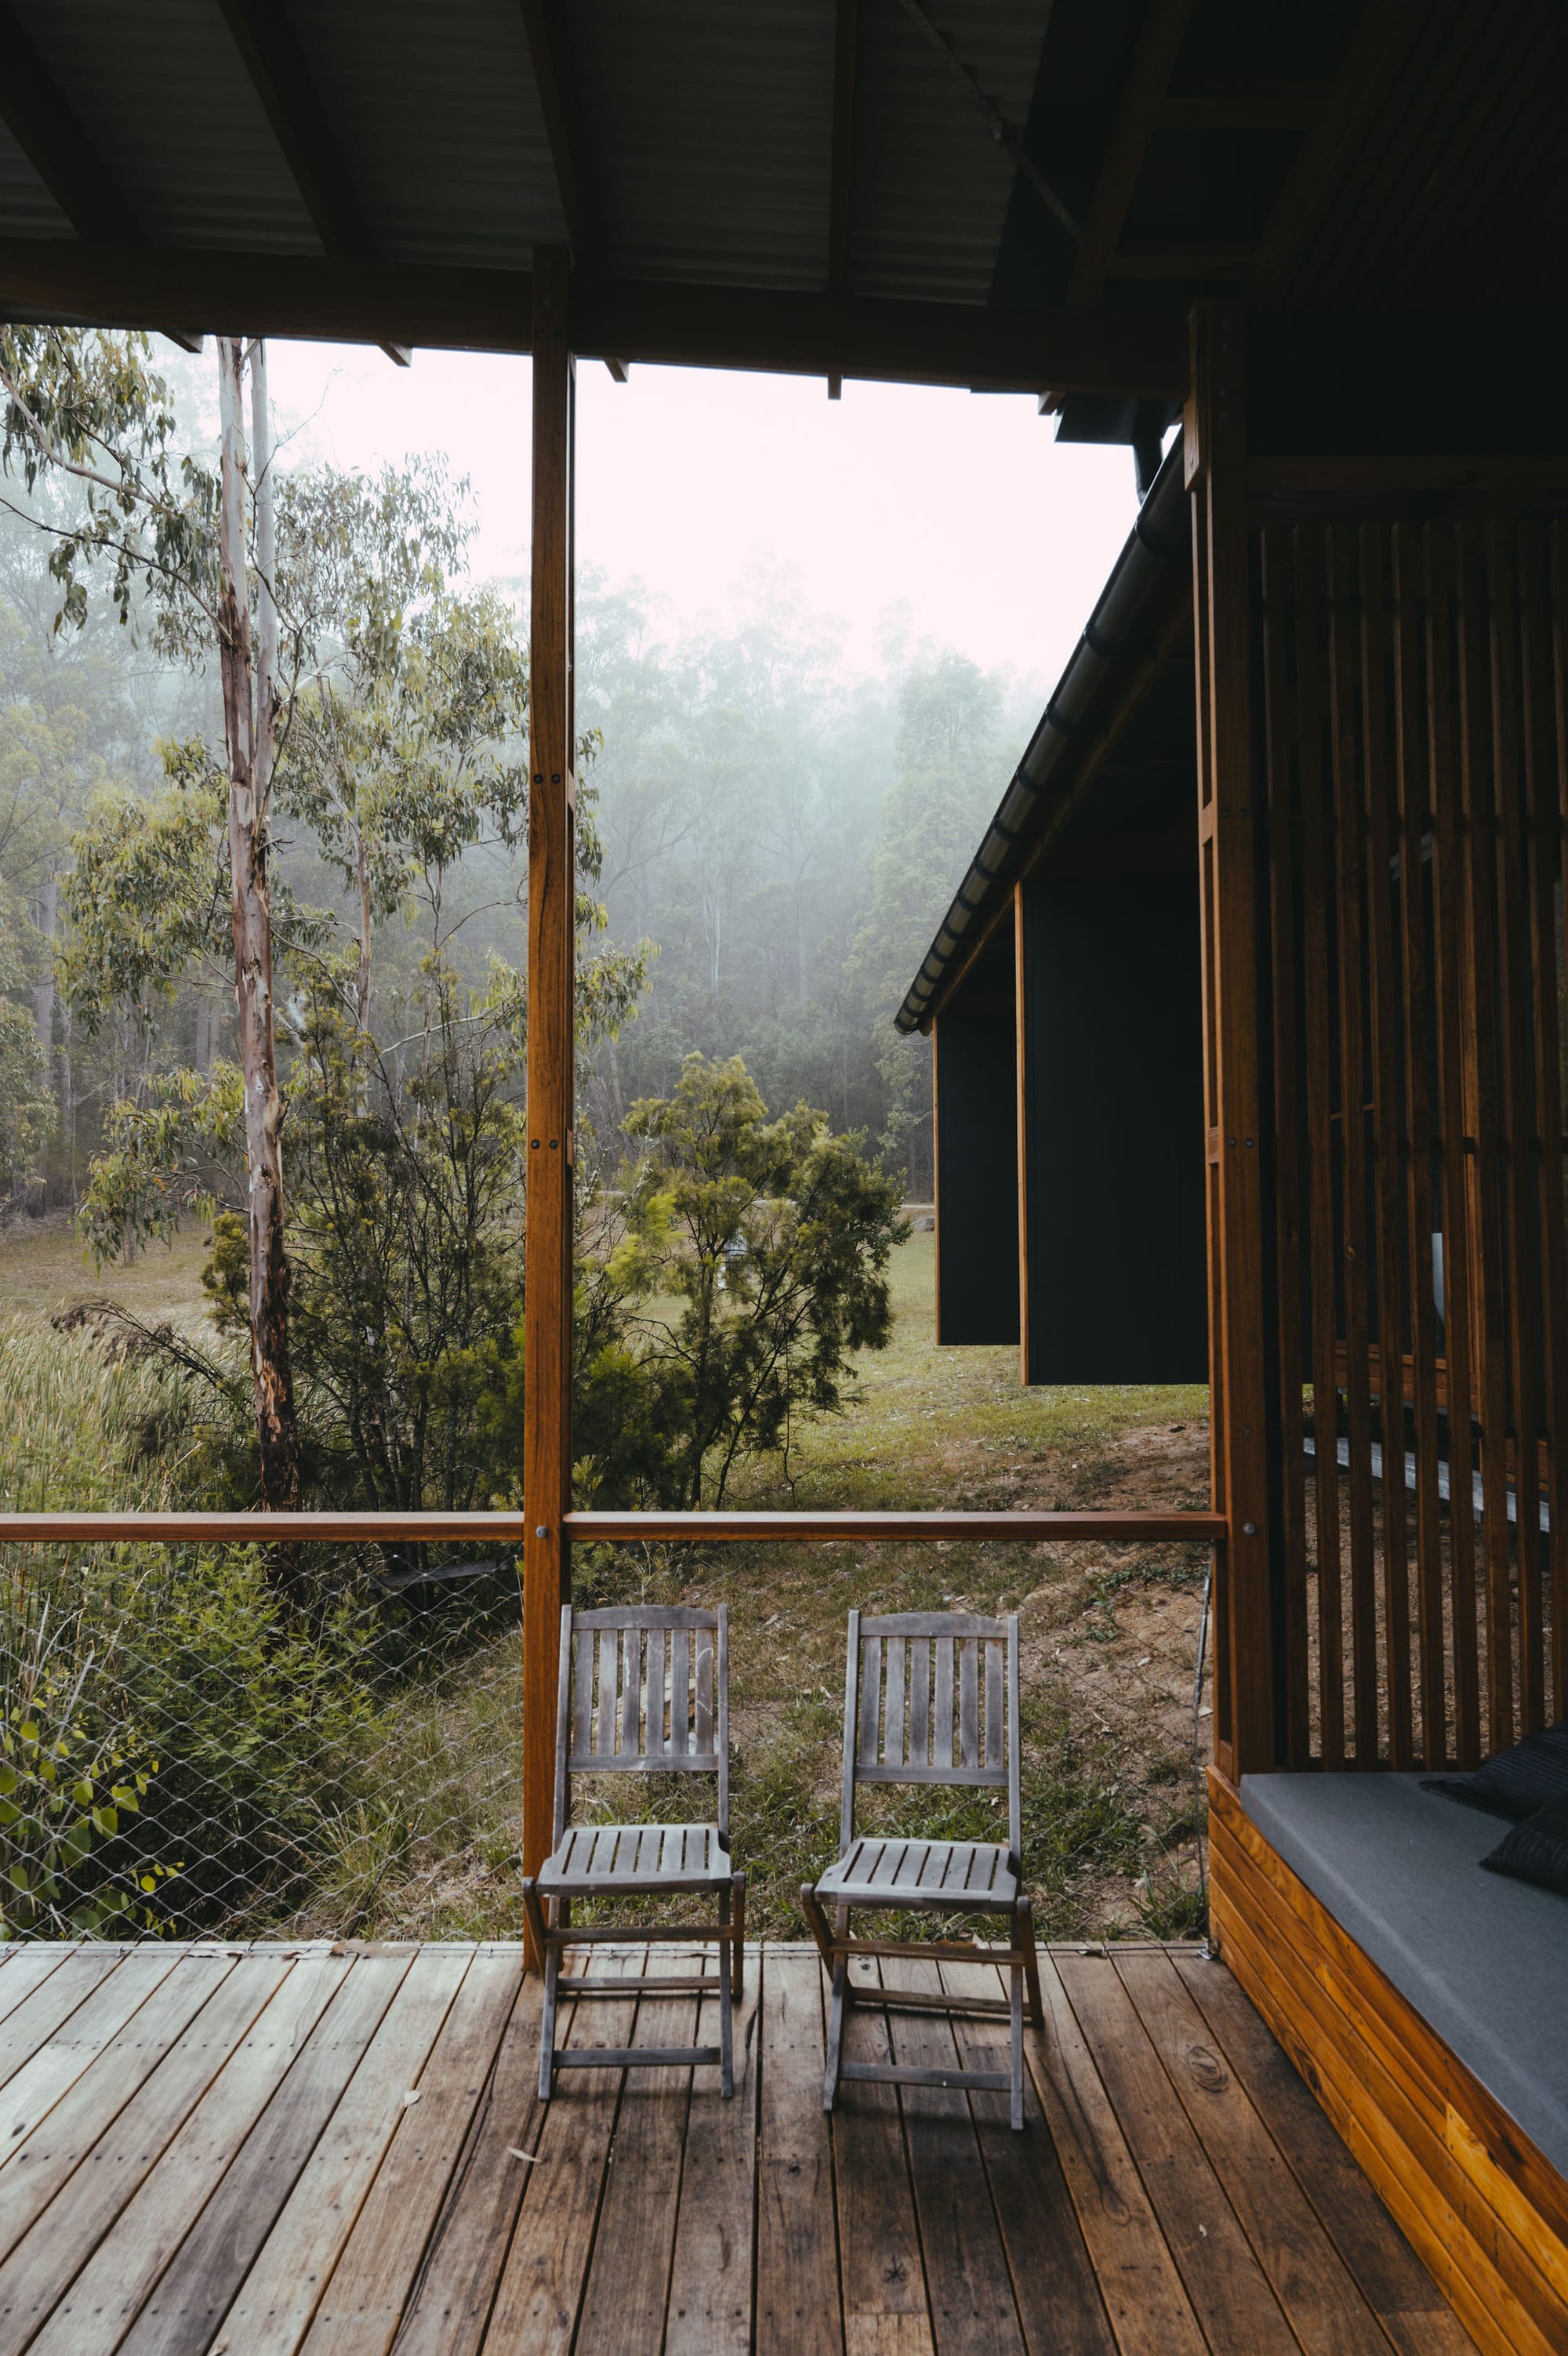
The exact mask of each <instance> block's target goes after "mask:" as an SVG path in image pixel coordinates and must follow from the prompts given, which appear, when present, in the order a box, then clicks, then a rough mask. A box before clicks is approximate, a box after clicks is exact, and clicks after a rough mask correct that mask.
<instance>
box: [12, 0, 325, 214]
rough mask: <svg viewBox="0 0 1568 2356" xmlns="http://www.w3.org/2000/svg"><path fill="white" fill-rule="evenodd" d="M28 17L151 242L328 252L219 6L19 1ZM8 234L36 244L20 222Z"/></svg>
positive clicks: (44, 56)
mask: <svg viewBox="0 0 1568 2356" xmlns="http://www.w3.org/2000/svg"><path fill="white" fill-rule="evenodd" d="M16 14H17V16H18V18H19V19H20V20H21V21H22V23H23V24H24V26H25V27H26V29H27V32H28V33H29V34H30V36H31V37H32V39H33V42H34V45H35V47H36V48H37V49H38V55H39V58H40V59H41V60H42V62H43V64H44V66H45V68H46V69H47V70H48V72H49V73H50V74H51V75H52V77H53V79H54V80H55V82H56V84H57V85H58V87H59V90H60V91H61V92H62V94H63V95H64V96H65V98H66V100H67V102H68V103H69V104H70V109H71V111H72V112H73V113H74V114H75V115H76V117H77V120H78V122H79V123H81V129H82V131H83V132H84V134H86V136H87V138H88V140H89V141H90V142H91V145H92V147H93V148H94V150H95V151H96V153H97V155H99V157H100V158H101V159H102V163H103V165H104V166H105V167H106V168H107V170H108V172H109V174H110V177H112V178H113V181H114V184H115V186H116V187H118V188H119V189H120V191H121V192H122V194H123V195H124V197H125V198H126V199H127V201H128V203H129V205H130V208H131V209H132V212H133V213H134V218H135V221H136V224H137V226H138V227H139V228H140V229H141V230H143V232H144V233H145V235H146V236H147V237H149V238H151V239H152V240H153V241H155V242H156V243H159V244H163V243H166V244H169V245H206V246H217V247H223V248H229V249H233V248H240V249H242V250H251V249H254V250H255V251H257V252H297V253H316V252H319V251H320V247H319V244H318V242H317V237H316V232H315V230H313V229H312V227H311V223H310V216H309V214H308V213H307V212H306V209H305V205H304V202H303V200H302V199H301V198H300V195H299V192H298V190H297V189H296V188H295V185H294V181H293V179H292V178H291V177H290V174H289V169H288V166H287V165H286V164H285V161H284V158H283V155H281V153H280V152H279V149H278V145H277V142H276V140H275V139H274V136H273V131H272V126H271V124H270V123H268V121H267V118H266V115H265V113H264V112H263V108H262V104H261V102H260V100H259V99H258V98H257V96H256V94H255V91H253V90H252V86H251V83H250V80H249V78H248V77H247V75H246V72H245V70H244V67H243V66H242V64H241V62H240V58H239V54H238V52H237V50H236V49H235V47H234V44H233V42H232V40H231V38H230V35H229V30H228V27H227V26H226V25H225V24H224V22H223V18H222V16H221V15H220V13H219V10H218V9H217V7H216V6H214V5H210V0H137V5H135V6H134V8H130V7H126V6H125V5H124V0H17V5H16ZM34 185H35V187H36V186H37V182H36V180H35V183H34ZM0 227H3V228H4V230H5V234H6V235H8V236H17V237H20V236H26V235H27V234H28V231H27V229H26V228H25V227H24V226H23V224H22V223H21V222H20V221H19V220H13V218H12V217H11V215H10V214H9V212H7V213H5V215H4V216H0Z"/></svg>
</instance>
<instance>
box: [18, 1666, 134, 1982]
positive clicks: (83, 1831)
mask: <svg viewBox="0 0 1568 2356" xmlns="http://www.w3.org/2000/svg"><path fill="white" fill-rule="evenodd" d="M35 1633H36V1637H37V1643H36V1645H35V1648H34V1652H33V1655H32V1657H30V1658H29V1659H27V1661H26V1663H25V1665H21V1666H22V1672H23V1673H22V1675H21V1676H11V1677H9V1678H8V1679H7V1682H8V1683H9V1684H10V1685H11V1687H12V1693H11V1697H9V1698H8V1699H7V1701H6V1702H5V1707H4V1710H3V1713H0V1938H5V1939H14V1938H17V1937H32V1938H45V1939H51V1938H52V1939H60V1938H70V1937H72V1936H76V1937H80V1938H102V1937H103V1936H104V1935H105V1934H106V1933H110V1932H113V1931H116V1930H133V1929H134V1930H146V1931H153V1932H162V1931H166V1929H167V1928H168V1927H169V1926H168V1924H167V1922H166V1921H165V1920H163V1919H162V1918H161V1917H160V1915H159V1914H158V1912H157V1911H156V1908H155V1907H153V1906H151V1905H149V1904H147V1903H146V1902H145V1901H147V1900H148V1899H152V1898H156V1897H159V1896H161V1895H163V1894H164V1891H163V1885H164V1884H165V1883H166V1881H167V1880H168V1879H170V1877H171V1876H173V1875H174V1874H176V1873H177V1871H178V1867H177V1864H173V1863H168V1862H165V1861H162V1860H160V1861H157V1862H152V1861H138V1860H137V1859H136V1858H135V1856H134V1845H133V1844H132V1843H131V1842H129V1841H128V1840H127V1839H126V1838H125V1837H124V1834H125V1833H127V1832H128V1831H129V1830H130V1826H131V1820H132V1819H134V1817H135V1816H137V1815H139V1814H140V1812H141V1808H142V1804H143V1802H144V1801H145V1799H146V1796H147V1792H148V1788H149V1786H150V1785H151V1783H152V1781H153V1778H154V1777H155V1776H156V1773H157V1772H158V1762H157V1761H156V1758H153V1757H151V1756H150V1755H148V1754H146V1753H145V1752H144V1751H141V1750H140V1748H139V1746H138V1745H137V1742H136V1740H135V1737H134V1734H119V1735H116V1734H114V1733H112V1732H110V1731H109V1730H107V1729H105V1728H102V1726H101V1727H99V1728H98V1729H97V1730H94V1731H89V1730H87V1729H86V1728H85V1727H84V1725H83V1723H82V1719H83V1717H84V1715H85V1713H84V1712H83V1711H82V1708H81V1688H82V1685H83V1683H84V1682H85V1672H84V1673H83V1676H79V1677H77V1678H76V1679H75V1681H74V1684H72V1683H71V1682H70V1678H69V1675H68V1673H67V1672H66V1671H65V1670H64V1669H63V1668H62V1667H61V1666H60V1665H58V1664H57V1662H56V1660H55V1658H54V1654H53V1648H51V1646H50V1645H49V1644H48V1634H47V1622H39V1623H38V1628H37V1630H36V1632H35ZM5 1666H6V1668H7V1670H11V1671H15V1669H16V1667H17V1666H18V1664H17V1663H16V1660H15V1658H14V1656H13V1655H10V1654H9V1653H8V1654H7V1656H6V1660H5ZM128 1849H130V1850H131V1851H132V1854H131V1855H130V1856H127V1854H126V1852H127V1850H128Z"/></svg>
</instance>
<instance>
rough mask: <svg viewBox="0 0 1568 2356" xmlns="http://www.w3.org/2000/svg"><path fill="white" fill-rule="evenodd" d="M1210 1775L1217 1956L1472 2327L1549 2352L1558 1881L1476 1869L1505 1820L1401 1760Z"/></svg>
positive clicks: (1477, 2333)
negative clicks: (1401, 1770)
mask: <svg viewBox="0 0 1568 2356" xmlns="http://www.w3.org/2000/svg"><path fill="white" fill-rule="evenodd" d="M1208 1789H1209V1819H1208V1821H1209V1832H1210V1850H1209V1854H1210V1876H1209V1922H1210V1926H1211V1929H1212V1932H1213V1933H1214V1935H1215V1937H1216V1939H1217V1940H1218V1943H1219V1951H1220V1954H1222V1955H1223V1957H1224V1959H1225V1961H1226V1962H1227V1963H1228V1964H1229V1965H1230V1968H1231V1970H1232V1971H1233V1972H1234V1973H1235V1975H1236V1976H1237V1978H1238V1979H1239V1980H1240V1983H1241V1985H1242V1987H1244V1988H1245V1989H1246V1991H1247V1993H1248V1995H1249V1996H1250V1997H1251V1999H1252V2001H1253V2003H1254V2004H1255V2005H1256V2006H1257V2008H1258V2009H1259V2011H1260V2012H1261V2013H1262V2016H1263V2018H1264V2019H1265V2020H1266V2021H1267V2022H1268V2024H1269V2026H1270V2028H1271V2029H1273V2032H1274V2034H1275V2036H1276V2037H1277V2038H1278V2039H1279V2040H1280V2042H1281V2044H1282V2045H1283V2047H1284V2049H1285V2051H1286V2052H1287V2053H1288V2054H1289V2055H1290V2057H1291V2059H1292V2061H1294V2062H1295V2064H1296V2066H1297V2068H1298V2069H1299V2070H1300V2071H1301V2072H1302V2073H1303V2075H1304V2076H1305V2078H1306V2080H1307V2082H1308V2083H1309V2084H1310V2085H1311V2086H1312V2087H1313V2088H1314V2090H1315V2091H1316V2094H1317V2096H1318V2099H1319V2101H1320V2102H1321V2103H1322V2104H1323V2106H1324V2109H1325V2110H1326V2112H1327V2114H1328V2115H1329V2117H1330V2118H1331V2119H1332V2120H1333V2122H1334V2124H1335V2126H1337V2128H1338V2130H1339V2132H1340V2134H1341V2135H1342V2136H1344V2138H1345V2140H1346V2142H1347V2143H1348V2145H1349V2147H1350V2149H1351V2151H1352V2152H1353V2153H1354V2154H1355V2156H1356V2158H1358V2159H1359V2161H1360V2163H1361V2165H1362V2167H1363V2168H1364V2169H1366V2171H1367V2174H1368V2175H1369V2177H1370V2178H1371V2179H1372V2182H1373V2183H1374V2184H1375V2185H1376V2186H1377V2188H1378V2190H1379V2191H1380V2193H1381V2194H1382V2196H1383V2199H1384V2200H1385V2201H1386V2202H1387V2203H1388V2205H1389V2208H1390V2209H1391V2211H1392V2212H1393V2215H1394V2217H1395V2219H1396V2220H1397V2222H1399V2224H1400V2225H1401V2226H1402V2228H1403V2230H1404V2232H1405V2233H1406V2234H1407V2235H1408V2236H1409V2238H1410V2240H1411V2242H1412V2244H1413V2245H1414V2247H1415V2249H1416V2250H1417V2252H1418V2253H1419V2254H1420V2255H1421V2257H1422V2258H1423V2259H1424V2261H1425V2263H1426V2265H1427V2266H1428V2268H1429V2269H1430V2271H1431V2273H1432V2275H1433V2276H1434V2279H1435V2281H1436V2282H1437V2283H1438V2285H1439V2286H1440V2287H1441V2288H1442V2290H1443V2291H1444V2295H1445V2296H1446V2297H1447V2298H1448V2299H1449V2300H1450V2302H1451V2303H1452V2305H1453V2307H1454V2308H1455V2312H1456V2313H1457V2315H1458V2316H1459V2319H1460V2320H1461V2321H1462V2323H1463V2324H1464V2326H1465V2329H1466V2331H1467V2332H1468V2333H1469V2335H1470V2338H1471V2340H1472V2341H1473V2342H1474V2344H1475V2346H1476V2347H1477V2348H1478V2349H1481V2350H1483V2351H1486V2356H1563V2351H1568V1899H1562V1898H1558V1897H1556V1896H1554V1895H1553V1894H1552V1892H1551V1891H1549V1890H1537V1889H1534V1888H1532V1887H1531V1886H1530V1885H1529V1884H1527V1883H1523V1882H1516V1881H1511V1880H1509V1879H1508V1878H1507V1877H1506V1876H1504V1875H1501V1874H1496V1873H1486V1872H1483V1870H1482V1869H1481V1866H1480V1863H1479V1859H1480V1858H1482V1857H1483V1856H1484V1855H1485V1854H1486V1852H1487V1849H1489V1848H1491V1847H1495V1845H1496V1844H1497V1842H1498V1841H1499V1840H1500V1839H1501V1838H1502V1837H1504V1835H1505V1834H1506V1832H1507V1830H1508V1826H1507V1824H1506V1822H1505V1821H1504V1820H1503V1819H1502V1818H1500V1817H1497V1816H1487V1815H1481V1814H1480V1813H1478V1812H1477V1810H1475V1809H1470V1808H1465V1807H1461V1806H1459V1805H1457V1804H1455V1802H1454V1801H1452V1800H1447V1799H1444V1798H1442V1797H1440V1796H1439V1795H1438V1794H1434V1793H1428V1792H1423V1791H1422V1789H1421V1787H1420V1781H1419V1778H1417V1777H1415V1776H1413V1775H1386V1774H1357V1773H1355V1772H1343V1773H1338V1774H1314V1775H1303V1774H1294V1775H1283V1774H1282V1775H1252V1776H1248V1777H1246V1778H1244V1779H1243V1782H1242V1785H1241V1788H1240V1790H1237V1788H1236V1787H1235V1786H1234V1785H1233V1784H1231V1783H1228V1782H1227V1781H1226V1779H1225V1777H1224V1776H1222V1775H1221V1774H1219V1772H1217V1771H1216V1770H1214V1769H1212V1768H1211V1769H1210V1771H1209V1777H1208ZM1405 2344H1406V2343H1405V2342H1404V2340H1401V2342H1400V2345H1401V2346H1404V2345H1405ZM1416 2344H1417V2342H1415V2341H1412V2343H1411V2345H1412V2347H1413V2346H1414V2345H1416ZM1439 2344H1440V2343H1438V2342H1436V2341H1431V2340H1427V2339H1421V2340H1419V2345H1420V2346H1421V2348H1422V2349H1423V2351H1425V2350H1426V2349H1427V2348H1428V2347H1429V2346H1430V2347H1432V2348H1434V2349H1435V2348H1436V2347H1437V2346H1438V2345H1439ZM1441 2344H1442V2345H1443V2346H1444V2348H1446V2345H1447V2343H1446V2342H1444V2343H1441Z"/></svg>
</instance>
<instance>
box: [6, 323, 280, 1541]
mask: <svg viewBox="0 0 1568 2356" xmlns="http://www.w3.org/2000/svg"><path fill="white" fill-rule="evenodd" d="M148 353H149V345H148V341H147V338H146V337H145V336H139V335H127V336H112V335H107V334H102V333H85V334H84V333H80V332H77V331H74V330H70V329H63V328H53V327H8V328H6V329H5V331H4V333H3V334H0V388H3V390H4V393H5V415H4V426H3V440H0V457H3V460H4V464H5V468H6V469H7V471H19V472H20V474H21V476H22V477H23V479H24V481H25V482H26V484H27V488H28V489H29V491H31V490H34V489H36V487H38V483H39V481H40V480H41V479H44V478H47V479H48V480H49V481H51V482H52V481H55V480H58V479H59V478H61V477H63V478H65V479H67V480H68V481H70V483H71V484H73V485H74V486H75V487H77V489H78V492H79V496H80V498H81V507H80V509H79V511H78V512H77V513H76V514H75V515H74V516H73V517H71V518H70V519H54V518H51V517H49V516H48V515H36V516H35V517H34V520H36V521H37V522H38V526H39V529H40V530H44V531H46V532H47V533H48V534H49V535H50V537H51V538H52V540H53V542H54V546H53V551H52V554H51V558H50V571H51V573H53V575H54V577H55V579H56V581H57V583H58V584H59V592H60V606H59V621H60V622H61V623H66V624H75V625H77V626H80V625H81V622H82V621H83V620H84V619H85V617H86V614H87V578H88V573H89V571H90V569H91V566H92V565H93V564H94V563H95V562H106V563H107V564H108V566H109V568H110V576H111V587H112V595H113V601H114V604H115V605H116V606H117V608H118V611H119V614H120V617H121V620H122V621H123V622H129V621H130V619H131V617H132V613H133V608H138V609H145V611H146V612H147V613H148V614H149V615H150V616H151V622H152V633H153V637H154V639H155V642H156V644H158V645H159V646H160V647H161V648H163V649H165V650H166V651H167V652H170V653H175V654H178V655H181V656H183V657H185V658H186V659H188V660H193V661H197V662H205V661H206V660H208V659H210V657H211V656H212V655H213V654H214V653H215V654H216V656H217V660H218V669H219V676H220V685H221V698H222V710H223V734H224V750H225V755H226V770H227V783H228V796H227V834H228V867H229V887H230V905H229V916H230V933H231V943H232V951H233V977H234V1003H235V1028H236V1033H237V1035H238V1039H239V1044H240V1066H241V1072H242V1081H243V1088H242V1122H243V1132H244V1141H245V1179H246V1184H245V1196H246V1220H247V1227H248V1234H249V1287H248V1295H249V1311H250V1339H251V1371H252V1399H253V1407H254V1413H255V1425H256V1441H257V1449H258V1453H259V1459H260V1470H261V1489H262V1496H263V1502H264V1503H265V1504H266V1505H269V1506H272V1507H274V1508H284V1507H287V1506H289V1505H294V1504H295V1502H296V1500H297V1497H298V1494H299V1439H298V1426H297V1420H296V1418H295V1408H294V1385H293V1377H292V1373H291V1369H290V1365H289V1355H288V1323H287V1302H288V1264H287V1259H286V1258H285V1250H284V1203H283V1152H282V1130H283V1099H282V1096H281V1092H280V1090H279V1087H278V1079H277V1046H276V1026H275V1015H274V999H273V988H274V975H273V963H274V958H273V927H272V894H271V879H270V876H269V873H268V856H269V846H270V841H271V808H270V805H271V798H272V788H273V778H274V771H275V769H276V766H277V756H278V748H279V744H280V742H281V740H282V738H283V735H284V734H285V730H286V726H287V718H288V709H289V706H290V703H291V701H292V697H293V692H294V689H295V685H296V683H297V669H298V658H299V654H300V651H301V642H300V640H299V637H298V634H297V633H296V634H295V636H294V638H293V640H292V652H293V654H294V658H295V660H294V666H293V677H292V679H291V678H290V677H288V676H286V675H285V642H284V632H283V626H282V619H281V616H280V613H279V605H278V595H277V588H278V582H277V571H278V564H277V498H276V482H275V475H274V463H273V435H272V414H271V408H270V404H269V402H268V398H267V379H266V352H265V347H264V346H263V344H261V343H260V342H256V343H254V344H252V345H250V346H249V347H247V343H246V340H245V338H243V337H238V336H220V337H218V338H217V353H218V389H219V419H220V437H221V442H220V459H219V466H218V470H217V473H216V475H215V474H214V473H213V471H212V469H211V468H210V467H209V466H207V465H206V464H205V463H203V462H202V461H200V460H199V459H198V458H196V457H194V456H193V455H190V454H189V453H183V454H182V453H180V451H179V448H178V443H179V433H178V424H177V417H176V414H175V408H174V402H173V399H172V396H171V394H170V391H169V389H168V386H167V385H166V383H165V382H164V380H163V379H162V378H160V377H158V376H156V374H154V373H153V372H152V370H151V369H150V368H149V366H148ZM247 370H248V372H249V378H250V409H251V431H250V441H249V447H248V448H247V436H246V427H245V380H246V375H247Z"/></svg>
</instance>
